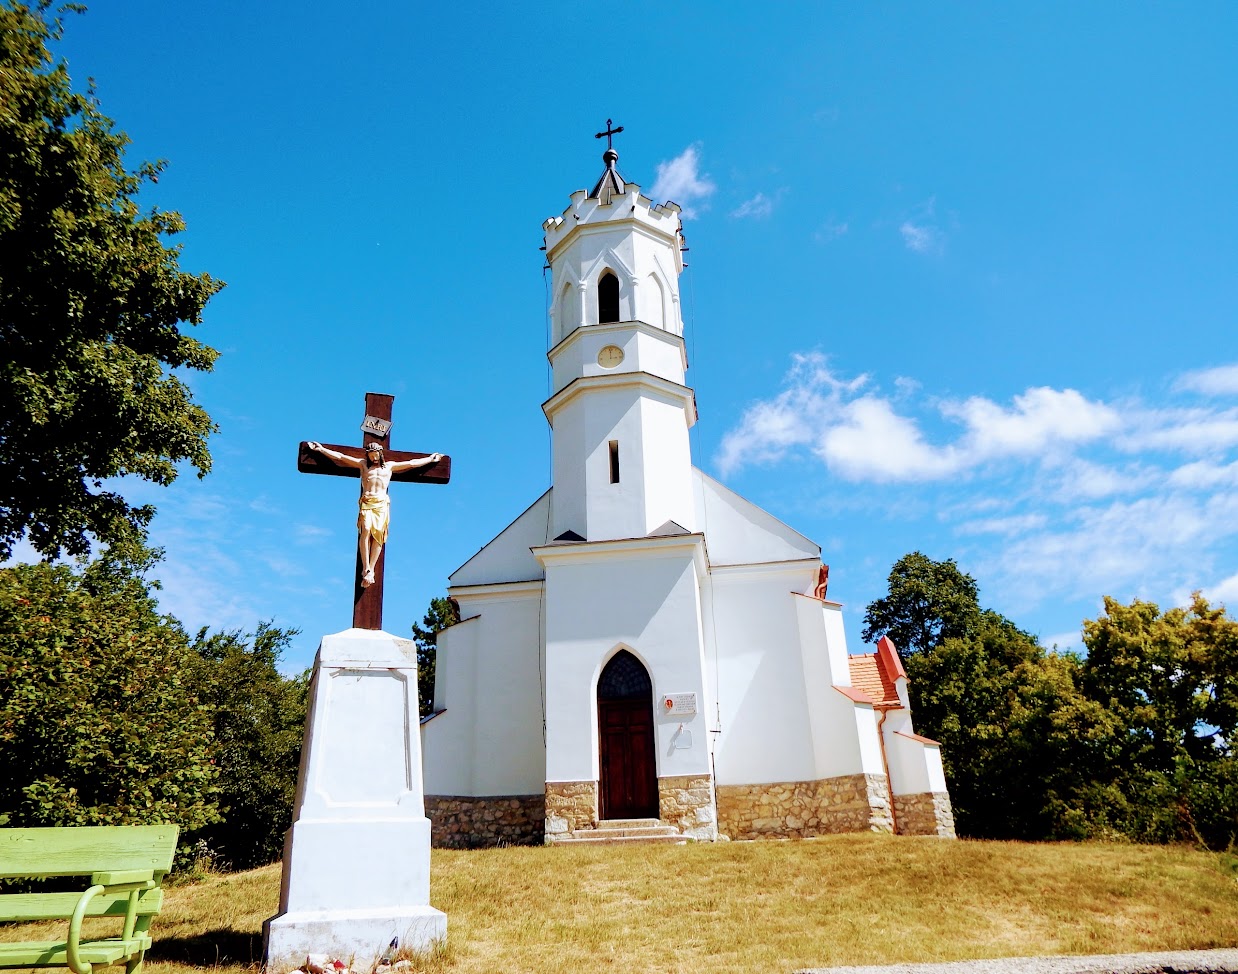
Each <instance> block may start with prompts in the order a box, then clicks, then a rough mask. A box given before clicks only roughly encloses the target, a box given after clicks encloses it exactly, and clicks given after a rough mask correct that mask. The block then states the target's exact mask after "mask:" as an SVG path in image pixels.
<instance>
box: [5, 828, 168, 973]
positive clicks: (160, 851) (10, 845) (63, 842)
mask: <svg viewBox="0 0 1238 974" xmlns="http://www.w3.org/2000/svg"><path fill="white" fill-rule="evenodd" d="M177 831H178V830H177V828H176V826H174V825H138V826H113V827H88V828H63V829H8V828H0V878H2V879H16V878H32V879H46V878H50V877H55V876H88V877H89V878H90V881H89V885H88V886H87V888H86V889H85V890H84V891H82V892H80V893H78V892H68V893H5V892H3V890H4V887H3V886H0V921H17V922H29V921H33V920H68V922H69V929H68V936H67V937H66V938H65V939H64V940H47V941H35V940H30V941H23V942H19V943H3V942H0V967H68V968H70V969H72V970H73V971H74V972H76V974H91V970H92V965H94V964H101V965H104V966H106V965H109V964H124V965H125V971H126V972H127V974H138V972H139V971H141V969H142V958H143V956H144V955H145V953H146V951H147V948H149V947H150V944H151V939H150V921H151V917H153V916H154V915H155V914H156V913H158V912H159V908H160V907H161V906H162V905H163V890H161V889H160V888H159V884H160V883H161V882H162V881H163V877H164V874H165V873H167V871H168V870H169V869H171V868H172V856H173V854H174V853H175V852H176V835H177ZM86 917H119V918H123V921H124V922H123V927H122V929H121V931H120V936H118V937H105V938H102V939H93V938H92V939H87V940H83V939H82V921H83V920H84V919H85V918H86Z"/></svg>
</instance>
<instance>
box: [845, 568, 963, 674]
mask: <svg viewBox="0 0 1238 974" xmlns="http://www.w3.org/2000/svg"><path fill="white" fill-rule="evenodd" d="M979 619H980V602H979V595H978V592H977V589H976V580H975V579H974V578H972V577H971V576H970V575H968V574H966V573H965V572H962V571H960V570H959V566H958V565H956V564H955V563H954V560H953V559H951V558H947V559H946V560H945V561H933V559H931V558H929V557H928V556H926V555H922V554H921V553H920V552H918V551H913V552H911V553H910V554H907V555H903V557H902V558H900V559H899V560H898V561H896V562H895V563H894V567H893V568H891V569H890V575H889V591H888V594H887V595H885V596H884V597H882V598H880V599H876V600H875V601H873V602H870V603H869V604H868V608H867V610H866V611H865V613H864V630H863V633H862V635H863V637H864V639H865V640H867V641H869V642H876V641H877V640H878V639H880V638H881V637H882V636H889V637H890V639H892V640H893V641H894V645H895V646H897V647H898V650H899V653H901V654H902V655H903V657H904V658H906V657H908V656H911V655H913V654H915V653H920V652H924V651H925V650H928V649H931V648H932V647H934V646H936V645H938V644H939V643H940V642H941V641H942V640H945V639H950V638H958V637H963V636H967V635H968V634H969V633H971V632H972V631H973V629H974V628H975V627H976V625H977V624H978V622H979Z"/></svg>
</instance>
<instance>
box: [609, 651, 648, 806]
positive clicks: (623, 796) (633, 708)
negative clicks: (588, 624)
mask: <svg viewBox="0 0 1238 974" xmlns="http://www.w3.org/2000/svg"><path fill="white" fill-rule="evenodd" d="M597 696H598V746H599V750H600V755H599V757H600V761H599V775H600V780H599V782H598V804H599V808H598V812H599V817H601V818H602V819H616V818H657V817H658V770H657V758H656V754H655V744H654V733H653V681H652V680H651V679H650V678H649V671H648V670H647V669H645V667H644V664H642V663H641V661H640V660H638V659H637V658H636V657H635V656H633V655H632V654H631V653H629V652H628V651H627V650H626V649H621V650H620V651H619V652H617V653H616V654H615V655H614V656H612V657H611V659H610V662H609V663H607V664H606V666H605V668H604V669H603V670H602V675H601V676H600V677H598V690H597Z"/></svg>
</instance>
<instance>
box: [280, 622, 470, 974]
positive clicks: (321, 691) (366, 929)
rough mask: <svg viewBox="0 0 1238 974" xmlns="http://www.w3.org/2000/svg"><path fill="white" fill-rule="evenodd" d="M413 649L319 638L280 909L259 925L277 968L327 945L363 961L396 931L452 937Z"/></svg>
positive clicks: (360, 634)
mask: <svg viewBox="0 0 1238 974" xmlns="http://www.w3.org/2000/svg"><path fill="white" fill-rule="evenodd" d="M421 781H422V779H421V739H420V735H419V733H418V719H417V647H416V644H415V643H413V641H412V640H407V639H397V638H396V637H395V636H392V635H391V634H390V633H386V632H376V631H374V630H370V629H347V630H345V631H344V632H340V633H336V634H335V635H333V636H326V637H324V638H323V640H322V645H321V646H319V649H318V656H317V658H316V659H315V660H314V676H313V682H312V684H311V686H310V709H309V719H308V721H307V722H306V730H305V747H304V748H303V750H302V753H301V771H300V777H299V779H298V782H297V800H296V811H295V814H294V816H293V823H292V828H291V829H289V831H288V836H287V838H286V839H285V841H284V877H283V885H282V887H281V890H280V899H279V913H278V914H277V915H276V916H274V917H272V918H271V919H270V920H268V921H267V922H266V924H265V925H264V932H265V935H266V957H267V965H268V968H269V969H270V970H271V971H272V972H273V974H279V972H280V971H281V970H291V969H292V968H294V967H297V966H299V965H300V964H302V963H304V961H305V956H306V954H310V953H315V954H317V953H324V954H328V955H330V956H331V957H332V958H338V959H340V960H343V961H345V962H346V963H349V966H350V967H353V968H354V969H356V970H359V971H368V970H370V969H371V968H372V966H373V964H374V962H375V961H376V960H377V959H378V957H379V956H380V955H381V953H382V952H383V950H384V949H386V947H387V945H388V943H390V942H391V938H392V937H399V938H400V946H401V947H406V946H407V947H414V948H425V947H428V946H430V945H431V944H432V943H433V942H434V941H436V940H441V939H443V938H445V937H446V936H447V917H446V915H445V914H444V913H442V912H441V911H440V910H436V909H434V908H433V907H431V906H430V905H429V904H430V821H429V819H427V818H426V815H425V803H424V798H423V794H422V784H421Z"/></svg>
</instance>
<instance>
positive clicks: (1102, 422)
mask: <svg viewBox="0 0 1238 974" xmlns="http://www.w3.org/2000/svg"><path fill="white" fill-rule="evenodd" d="M942 413H943V414H944V415H945V416H947V417H949V418H953V419H958V420H959V421H961V422H962V423H964V424H965V425H966V426H967V428H968V430H969V434H968V442H967V449H968V451H969V452H970V453H971V454H973V455H974V456H976V457H977V458H982V457H990V456H994V457H997V456H1019V455H1027V454H1033V453H1039V452H1042V451H1044V450H1045V449H1047V448H1049V447H1050V445H1052V444H1072V443H1084V442H1087V441H1089V440H1094V439H1096V438H1098V437H1100V436H1104V435H1106V434H1108V433H1111V432H1113V431H1114V430H1116V429H1117V428H1118V427H1119V426H1120V425H1121V420H1120V418H1119V416H1118V414H1117V412H1116V411H1115V410H1114V409H1112V408H1111V407H1109V406H1106V405H1104V404H1102V403H1094V402H1089V401H1088V400H1087V399H1085V398H1084V397H1083V396H1082V395H1080V394H1079V393H1078V392H1076V391H1075V390H1074V389H1060V390H1059V389H1049V388H1045V387H1042V388H1037V389H1028V390H1027V391H1026V392H1024V393H1023V394H1021V395H1018V396H1015V397H1014V403H1013V408H1011V409H1005V408H1003V407H1001V406H999V405H997V403H994V402H991V401H990V400H988V399H984V398H982V397H980V396H972V397H971V398H970V399H967V400H965V401H964V402H962V403H958V404H953V403H946V404H945V405H943V406H942Z"/></svg>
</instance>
